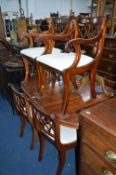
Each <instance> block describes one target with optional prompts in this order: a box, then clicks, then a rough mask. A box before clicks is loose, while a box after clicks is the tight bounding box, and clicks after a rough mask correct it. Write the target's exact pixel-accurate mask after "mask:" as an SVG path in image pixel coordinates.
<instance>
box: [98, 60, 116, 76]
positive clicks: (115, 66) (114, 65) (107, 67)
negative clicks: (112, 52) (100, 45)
mask: <svg viewBox="0 0 116 175" xmlns="http://www.w3.org/2000/svg"><path fill="white" fill-rule="evenodd" d="M98 69H100V70H102V71H105V72H107V73H110V74H113V75H116V61H109V60H105V59H101V60H100V63H99V66H98Z"/></svg>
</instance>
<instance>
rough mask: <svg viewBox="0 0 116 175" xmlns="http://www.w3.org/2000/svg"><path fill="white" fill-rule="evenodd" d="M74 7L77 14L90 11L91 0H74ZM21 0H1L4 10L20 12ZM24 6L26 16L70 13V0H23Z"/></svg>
mask: <svg viewBox="0 0 116 175" xmlns="http://www.w3.org/2000/svg"><path fill="white" fill-rule="evenodd" d="M72 1H73V2H72V7H73V11H74V12H75V15H78V14H79V13H80V12H89V10H90V9H89V8H88V6H89V5H90V3H91V0H72ZM18 2H19V0H0V6H1V8H2V12H4V11H14V12H19V3H18ZM22 8H23V9H24V12H25V16H26V17H30V14H31V13H32V14H33V19H39V18H45V17H49V16H50V12H57V11H59V13H60V14H61V15H69V11H70V0H45V1H44V0H43V1H42V0H22Z"/></svg>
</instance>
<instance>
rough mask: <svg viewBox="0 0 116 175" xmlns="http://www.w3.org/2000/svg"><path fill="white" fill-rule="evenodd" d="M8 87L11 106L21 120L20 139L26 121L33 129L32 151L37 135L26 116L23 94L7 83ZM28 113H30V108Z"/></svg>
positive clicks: (29, 118) (31, 121) (30, 120)
mask: <svg viewBox="0 0 116 175" xmlns="http://www.w3.org/2000/svg"><path fill="white" fill-rule="evenodd" d="M9 87H10V88H11V90H12V96H13V105H14V107H15V109H16V111H17V113H18V114H19V116H20V119H21V128H20V137H22V136H23V135H24V128H25V123H26V120H28V121H29V123H30V124H31V126H32V129H33V136H32V142H31V149H33V148H34V146H35V144H36V140H37V138H38V133H37V130H36V128H35V126H34V123H33V118H31V117H29V116H28V115H27V111H26V103H25V98H26V97H25V95H24V93H23V92H22V91H21V90H20V91H19V90H18V89H17V88H16V87H15V86H14V85H13V84H11V83H9ZM30 111H31V108H30Z"/></svg>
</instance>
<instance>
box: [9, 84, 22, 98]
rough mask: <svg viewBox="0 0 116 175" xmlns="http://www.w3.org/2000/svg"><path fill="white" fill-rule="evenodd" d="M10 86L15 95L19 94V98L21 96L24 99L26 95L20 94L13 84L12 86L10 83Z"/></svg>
mask: <svg viewBox="0 0 116 175" xmlns="http://www.w3.org/2000/svg"><path fill="white" fill-rule="evenodd" d="M8 86H9V87H10V88H11V89H12V91H13V92H14V93H15V94H17V95H18V96H20V97H22V98H24V96H25V95H24V93H23V92H20V91H18V90H17V89H16V88H15V87H14V85H13V84H11V83H8Z"/></svg>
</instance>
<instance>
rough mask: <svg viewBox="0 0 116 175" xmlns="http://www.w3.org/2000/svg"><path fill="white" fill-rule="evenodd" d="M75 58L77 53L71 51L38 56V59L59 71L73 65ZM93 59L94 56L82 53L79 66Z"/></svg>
mask: <svg viewBox="0 0 116 175" xmlns="http://www.w3.org/2000/svg"><path fill="white" fill-rule="evenodd" d="M74 59H75V53H72V52H71V53H57V54H47V55H41V56H40V57H37V59H36V60H37V61H39V62H41V63H44V64H45V65H48V66H50V67H53V68H55V69H57V70H59V71H63V70H65V69H67V68H69V67H70V66H71V65H72V63H73V61H74ZM92 60H93V58H92V57H89V56H87V55H83V54H81V59H80V61H79V64H78V67H80V66H84V65H86V64H88V63H90V62H91V61H92Z"/></svg>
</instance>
